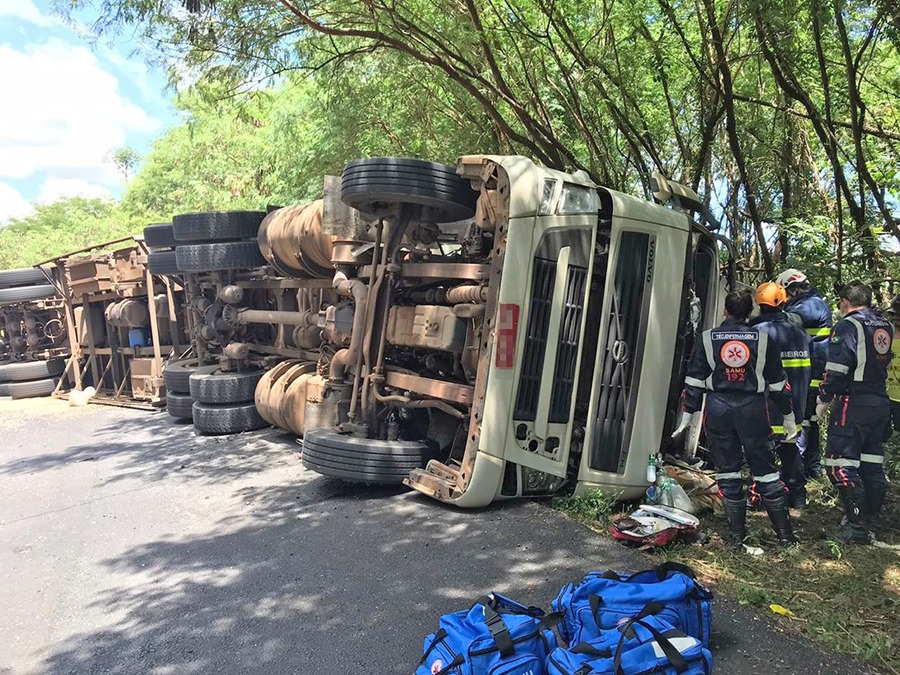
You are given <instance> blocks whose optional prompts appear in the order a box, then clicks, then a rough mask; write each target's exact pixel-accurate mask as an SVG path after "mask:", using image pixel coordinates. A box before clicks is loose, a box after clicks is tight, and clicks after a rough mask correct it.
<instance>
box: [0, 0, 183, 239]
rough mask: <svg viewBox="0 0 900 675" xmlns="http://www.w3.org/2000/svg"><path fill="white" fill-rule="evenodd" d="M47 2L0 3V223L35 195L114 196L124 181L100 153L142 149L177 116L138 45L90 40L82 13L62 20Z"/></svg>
mask: <svg viewBox="0 0 900 675" xmlns="http://www.w3.org/2000/svg"><path fill="white" fill-rule="evenodd" d="M50 7H51V2H50V0H0V91H2V92H3V93H4V96H3V98H4V101H3V103H2V104H0V224H2V223H3V222H5V221H6V220H7V219H8V218H10V217H21V216H23V215H27V214H28V213H30V212H31V211H32V209H33V203H34V202H36V201H53V200H54V199H58V198H59V197H63V196H68V195H73V194H81V195H85V196H112V197H118V196H119V195H120V194H121V193H122V190H123V189H124V186H125V182H124V178H123V177H122V176H121V175H120V174H119V173H118V172H117V171H116V169H115V167H114V166H113V165H112V164H111V163H110V162H109V161H108V157H107V155H108V153H109V151H110V150H112V149H114V148H117V147H122V146H128V147H131V148H134V149H135V150H136V151H137V152H138V153H140V154H144V153H146V152H147V151H148V150H149V149H150V147H151V145H152V143H153V141H154V140H155V139H156V138H158V137H159V135H160V134H161V133H162V132H163V130H164V129H165V128H166V127H168V126H171V125H173V124H175V123H177V115H176V113H175V111H174V109H173V107H172V104H171V99H172V93H171V92H170V91H167V90H166V79H165V75H164V73H162V72H158V71H155V70H154V69H153V68H151V67H148V66H147V65H146V63H145V61H144V58H143V56H142V55H141V53H140V45H139V44H137V43H136V42H133V41H130V40H129V38H128V37H127V36H118V37H116V38H114V39H110V38H108V37H106V36H104V38H103V39H102V40H101V41H96V40H93V39H92V36H91V28H90V20H91V18H92V17H91V16H90V15H81V16H78V17H77V18H78V19H79V20H80V22H79V23H78V24H76V25H67V24H66V23H64V22H63V21H62V20H61V19H60V18H58V17H56V16H54V15H53V14H52V12H51V11H50Z"/></svg>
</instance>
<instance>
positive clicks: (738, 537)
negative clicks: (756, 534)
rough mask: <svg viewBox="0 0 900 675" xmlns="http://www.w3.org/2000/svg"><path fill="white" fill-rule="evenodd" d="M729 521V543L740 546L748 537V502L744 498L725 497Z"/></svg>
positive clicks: (726, 517) (726, 518) (727, 520)
mask: <svg viewBox="0 0 900 675" xmlns="http://www.w3.org/2000/svg"><path fill="white" fill-rule="evenodd" d="M724 504H725V520H726V522H727V523H728V543H729V544H731V545H732V546H734V547H735V548H740V547H741V544H743V543H744V539H746V538H747V503H746V502H745V501H744V500H743V499H728V497H726V498H725V499H724Z"/></svg>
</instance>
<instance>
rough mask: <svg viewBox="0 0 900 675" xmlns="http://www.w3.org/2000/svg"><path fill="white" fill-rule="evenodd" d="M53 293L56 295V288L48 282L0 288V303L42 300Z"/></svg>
mask: <svg viewBox="0 0 900 675" xmlns="http://www.w3.org/2000/svg"><path fill="white" fill-rule="evenodd" d="M44 281H46V279H44ZM54 295H56V289H55V288H53V286H51V285H50V284H41V285H39V286H18V287H16V288H0V305H3V304H7V303H11V302H27V301H28V300H43V299H44V298H52V297H53V296H54Z"/></svg>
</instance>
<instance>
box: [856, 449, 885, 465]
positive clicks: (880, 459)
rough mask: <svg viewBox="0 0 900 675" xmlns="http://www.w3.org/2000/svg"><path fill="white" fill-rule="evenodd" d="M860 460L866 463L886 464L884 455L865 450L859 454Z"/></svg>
mask: <svg viewBox="0 0 900 675" xmlns="http://www.w3.org/2000/svg"><path fill="white" fill-rule="evenodd" d="M859 461H860V462H865V463H866V464H884V455H869V454H867V453H865V452H864V453H862V454H861V455H860V456H859Z"/></svg>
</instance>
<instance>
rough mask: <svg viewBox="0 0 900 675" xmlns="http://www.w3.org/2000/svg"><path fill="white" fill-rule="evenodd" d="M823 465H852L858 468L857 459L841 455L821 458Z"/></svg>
mask: <svg viewBox="0 0 900 675" xmlns="http://www.w3.org/2000/svg"><path fill="white" fill-rule="evenodd" d="M822 464H824V465H825V466H853V467H856V468H859V460H858V459H844V458H843V457H826V458H825V459H823V460H822Z"/></svg>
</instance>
